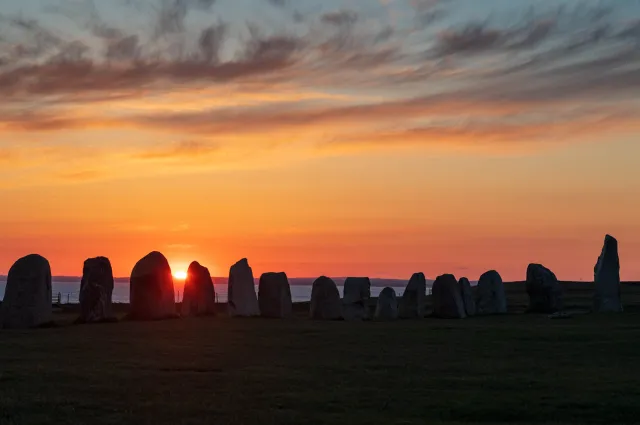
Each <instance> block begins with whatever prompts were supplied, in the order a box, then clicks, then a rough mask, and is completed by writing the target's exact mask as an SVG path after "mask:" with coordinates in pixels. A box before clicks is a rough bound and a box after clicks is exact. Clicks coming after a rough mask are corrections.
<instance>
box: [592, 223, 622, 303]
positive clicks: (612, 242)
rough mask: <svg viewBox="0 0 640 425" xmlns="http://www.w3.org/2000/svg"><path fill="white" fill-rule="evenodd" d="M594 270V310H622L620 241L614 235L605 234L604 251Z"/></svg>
mask: <svg viewBox="0 0 640 425" xmlns="http://www.w3.org/2000/svg"><path fill="white" fill-rule="evenodd" d="M593 272H594V281H595V293H594V296H593V310H594V311H595V312H598V313H611V312H613V313H618V312H622V302H621V299H620V259H619V258H618V241H617V240H616V239H615V238H614V237H613V236H610V235H607V236H605V238H604V245H603V246H602V252H601V253H600V256H599V257H598V262H597V263H596V266H595V267H594V269H593Z"/></svg>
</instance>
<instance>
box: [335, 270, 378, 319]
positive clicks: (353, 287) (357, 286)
mask: <svg viewBox="0 0 640 425" xmlns="http://www.w3.org/2000/svg"><path fill="white" fill-rule="evenodd" d="M369 298H371V281H369V278H368V277H348V278H347V279H346V280H345V281H344V288H343V296H342V315H343V317H344V319H345V320H366V319H368V318H369Z"/></svg>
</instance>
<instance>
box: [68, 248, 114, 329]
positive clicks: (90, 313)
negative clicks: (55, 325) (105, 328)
mask: <svg viewBox="0 0 640 425" xmlns="http://www.w3.org/2000/svg"><path fill="white" fill-rule="evenodd" d="M112 294H113V270H112V269H111V262H110V261H109V259H108V258H105V257H96V258H89V259H87V260H85V262H84V265H83V267H82V280H81V281H80V317H79V318H78V320H77V322H79V323H91V322H104V321H109V320H114V316H113V309H112V306H111V295H112Z"/></svg>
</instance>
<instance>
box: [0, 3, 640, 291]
mask: <svg viewBox="0 0 640 425" xmlns="http://www.w3.org/2000/svg"><path fill="white" fill-rule="evenodd" d="M242 1H244V2H245V3H246V2H247V1H249V0H242ZM36 3H37V2H35V1H31V0H28V1H26V2H25V3H24V6H25V8H26V9H25V10H23V11H22V12H21V13H22V15H21V14H18V11H17V10H2V12H3V16H2V19H3V20H2V22H3V23H4V24H5V28H6V31H5V33H4V37H3V38H2V42H0V93H2V94H3V95H2V96H0V202H2V210H1V211H0V274H6V273H7V271H8V269H9V267H10V266H11V264H12V263H13V262H14V261H15V260H16V259H17V258H18V257H20V256H22V255H26V254H29V253H39V254H42V255H44V256H46V257H47V258H48V259H49V260H50V262H51V264H52V268H53V273H54V274H57V275H78V274H80V273H81V269H82V262H83V261H84V259H86V258H87V257H90V256H97V255H105V256H108V257H109V258H110V259H111V261H112V263H113V268H114V273H115V274H116V275H118V276H127V275H128V274H129V273H130V271H131V269H132V267H133V265H134V264H135V262H136V261H137V260H138V259H139V258H141V257H142V256H144V255H145V254H147V253H148V252H149V251H152V250H159V251H161V252H163V253H164V254H165V255H166V256H167V257H168V259H169V261H170V263H171V264H172V267H173V268H174V270H186V268H187V266H188V264H189V263H190V262H191V261H192V260H198V261H199V262H201V263H202V264H203V265H205V266H207V267H209V269H210V270H211V272H212V274H215V275H226V274H227V273H228V269H229V266H230V265H231V264H233V263H234V262H235V261H237V260H238V259H240V258H242V257H248V258H249V261H250V263H251V264H252V266H253V268H254V273H255V274H256V275H259V274H260V273H262V272H266V271H286V272H287V273H288V274H289V275H290V276H297V277H302V276H304V277H314V276H318V275H320V274H326V275H332V276H345V275H369V276H371V277H397V278H405V277H406V278H408V277H409V276H410V275H411V274H412V273H413V272H416V271H423V272H425V274H426V275H427V276H428V277H431V278H433V277H435V276H437V275H438V274H442V273H447V272H453V273H455V274H456V275H458V276H462V275H465V276H467V277H469V278H470V279H477V278H478V277H479V275H480V274H481V273H482V272H484V271H486V270H488V269H493V268H495V269H497V270H498V271H499V272H500V273H501V274H502V275H503V277H504V278H505V279H509V280H513V279H523V278H524V276H525V271H526V266H527V264H528V263H529V262H540V263H544V264H545V265H546V266H548V267H550V268H551V269H552V270H554V271H555V272H556V274H557V275H558V277H559V278H560V279H567V280H569V279H591V278H592V276H593V265H594V264H595V261H596V259H597V257H598V255H599V252H600V249H601V244H602V241H603V238H604V235H605V234H606V233H611V234H612V235H614V236H615V237H617V238H618V240H619V243H620V256H621V275H622V277H623V279H637V280H640V262H639V261H634V259H638V258H640V224H639V223H640V222H639V221H638V217H640V197H639V196H637V194H638V193H640V168H639V167H638V166H637V158H640V145H638V143H637V137H636V136H637V134H638V133H639V131H640V128H639V127H640V124H639V123H640V116H639V115H640V113H639V112H638V111H640V105H639V104H638V101H637V99H638V98H639V97H638V94H639V93H637V91H638V87H639V85H638V81H639V80H638V78H639V77H638V73H637V72H636V73H634V72H631V71H630V70H633V69H636V68H634V67H637V65H638V64H639V63H638V55H637V54H630V52H631V53H633V46H636V45H637V44H634V43H637V42H638V40H637V35H636V34H637V31H636V32H634V29H635V28H636V26H637V24H636V23H634V21H629V20H628V19H627V16H628V15H629V13H630V12H629V10H626V11H625V9H624V7H622V8H621V10H618V9H612V10H611V11H609V12H607V13H599V12H598V10H599V9H597V7H598V6H597V2H592V3H593V5H592V6H589V5H591V3H590V2H589V1H587V2H586V3H585V4H587V6H589V7H586V8H584V7H583V8H576V9H575V10H574V9H571V8H570V7H569V8H568V9H564V11H562V12H561V11H560V9H558V10H556V9H554V8H552V7H549V8H547V9H545V8H544V7H540V8H538V9H537V10H536V11H535V13H533V12H532V13H533V14H531V13H529V14H527V13H525V12H526V11H527V10H529V9H527V8H525V7H524V6H523V5H520V6H518V7H516V8H508V7H506V6H505V5H504V4H503V3H504V2H500V1H494V0H492V1H491V2H490V3H488V4H489V6H491V7H494V9H495V10H493V13H492V16H493V18H492V20H487V21H486V22H485V23H484V24H482V25H480V24H473V25H472V22H475V21H476V20H477V19H476V20H474V18H478V17H479V16H480V15H482V14H483V13H486V11H483V10H480V9H477V8H474V7H477V3H464V2H463V1H461V2H460V3H461V4H467V6H468V7H463V6H460V5H458V6H455V5H453V4H449V3H450V2H431V1H429V2H422V3H421V2H413V3H412V2H401V1H395V2H393V1H391V2H382V3H379V4H378V3H375V2H360V1H354V2H351V4H350V5H345V4H343V3H344V2H339V1H337V0H336V1H333V0H332V1H327V2H322V5H323V6H322V7H321V8H320V9H318V8H317V7H312V6H313V4H312V3H314V2H313V1H310V0H301V2H300V4H299V8H300V9H299V10H298V12H299V13H300V14H302V15H303V18H304V19H302V20H299V19H298V18H299V16H297V15H296V18H295V19H293V18H292V17H291V16H292V15H291V13H292V10H291V9H288V8H287V7H286V6H285V7H276V6H269V5H268V4H267V2H261V4H262V5H261V6H260V7H264V8H265V9H264V14H265V16H268V17H269V18H268V19H267V18H266V17H264V19H263V20H258V21H257V22H256V23H255V25H256V28H257V29H255V30H254V32H247V30H246V27H245V26H244V24H243V23H242V22H244V21H243V20H242V19H241V17H242V13H243V10H244V9H242V8H239V7H238V6H232V4H231V3H229V4H228V5H227V6H228V7H222V5H223V4H226V3H225V0H220V2H219V3H218V4H214V5H213V6H211V9H209V8H208V7H207V8H205V9H206V10H199V11H198V13H193V11H190V10H189V9H185V10H184V11H180V13H178V14H177V15H176V14H175V13H174V14H171V13H169V14H165V15H163V14H162V13H164V12H167V13H168V12H171V11H164V12H163V11H162V10H160V12H162V13H160V16H156V15H154V14H153V13H151V12H148V13H147V12H144V13H142V12H141V13H139V14H133V15H132V14H130V13H129V14H128V15H127V16H129V15H131V16H129V17H128V18H127V19H126V20H123V21H122V22H120V21H119V20H117V19H114V16H118V14H122V13H123V11H126V10H127V9H126V6H123V5H121V6H118V7H121V9H117V8H115V6H108V7H107V6H104V5H103V6H102V7H105V8H104V9H95V6H94V9H95V10H94V11H89V12H86V13H85V12H82V11H78V12H77V13H76V14H72V13H71V12H70V10H67V11H66V12H65V13H64V14H62V15H55V14H50V13H49V14H47V13H44V12H43V11H42V9H41V8H40V6H37V4H36ZM212 3H214V2H212ZM62 4H66V3H65V2H64V1H63V2H62ZM69 4H70V3H69ZM87 4H89V3H87ZM105 4H106V3H105ZM113 4H115V3H113ZM164 4H165V6H164V7H169V6H167V5H169V4H170V2H169V3H167V2H165V3H164ZM233 4H236V5H238V4H239V3H233ZM315 4H316V6H317V4H318V2H316V3H315ZM473 4H476V6H473ZM569 4H573V3H571V1H567V5H569ZM307 6H309V7H308V10H307V9H305V8H306V7H307ZM112 7H113V8H112ZM194 7H195V6H194ZM234 7H236V8H237V9H234ZM591 7H592V8H591ZM442 8H445V9H442ZM447 8H451V9H447ZM440 10H442V11H446V12H447V13H446V14H444V13H443V14H442V16H443V18H441V20H438V19H440V18H438V19H436V20H435V23H431V22H430V21H429V22H427V18H428V17H429V16H431V15H429V14H430V13H431V14H433V15H434V16H436V15H437V16H440V14H439V12H438V13H435V12H436V11H440ZM174 12H175V11H174ZM183 12H184V13H183ZM154 13H155V12H154ZM510 13H511V14H514V13H515V14H516V15H517V16H521V17H522V19H519V20H516V21H513V20H509V19H507V18H508V17H509V16H512V15H510ZM25 14H26V15H28V16H29V19H31V20H27V19H26V18H25V17H24V16H25ZM61 16H62V17H61ZM123 16H124V15H123ZM167 16H171V17H172V19H177V21H176V22H167V21H166V19H165V18H166V17H167ZM445 16H446V17H445ZM482 16H484V15H482ZM418 18H420V19H418ZM136 19H140V22H137V21H136ZM270 19H273V20H270ZM434 19H435V18H434ZM274 20H275V21H274ZM69 22H71V24H69ZM276 22H279V24H276ZM417 22H418V23H419V26H417V25H418V23H417ZM514 22H517V23H514ZM143 23H146V24H145V25H146V26H145V25H143ZM147 24H148V25H147ZM187 24H188V25H187ZM607 24H611V25H609V26H608V27H607V28H614V29H609V30H607V31H609V32H605V33H604V35H603V36H602V38H600V39H598V41H597V43H598V44H597V45H596V44H595V43H596V41H593V40H591V39H590V38H584V37H582V35H584V34H583V32H584V31H585V30H593V31H595V30H597V29H598V28H600V27H602V26H605V25H607ZM634 25H635V26H634ZM283 28H284V29H283ZM11 37H14V38H13V39H12V38H11ZM634 37H636V38H634ZM7 40H8V41H7ZM589 40H591V41H589ZM589 43H594V45H589ZM563 49H564V50H563ZM630 49H631V50H630Z"/></svg>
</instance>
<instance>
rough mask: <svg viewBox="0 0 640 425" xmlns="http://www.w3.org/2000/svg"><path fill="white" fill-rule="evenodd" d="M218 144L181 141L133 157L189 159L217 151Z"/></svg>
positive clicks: (145, 158) (144, 158)
mask: <svg viewBox="0 0 640 425" xmlns="http://www.w3.org/2000/svg"><path fill="white" fill-rule="evenodd" d="M218 149H219V146H217V145H215V144H211V143H204V142H197V141H191V140H187V141H181V142H178V143H175V144H174V145H173V146H171V147H169V148H168V149H167V148H159V149H152V150H147V151H144V152H140V153H137V154H135V155H134V156H133V157H134V158H136V159H142V160H189V159H194V158H201V157H203V156H208V155H210V154H211V153H213V152H215V151H217V150H218Z"/></svg>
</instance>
